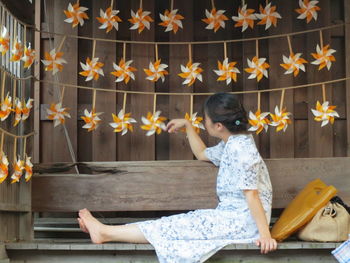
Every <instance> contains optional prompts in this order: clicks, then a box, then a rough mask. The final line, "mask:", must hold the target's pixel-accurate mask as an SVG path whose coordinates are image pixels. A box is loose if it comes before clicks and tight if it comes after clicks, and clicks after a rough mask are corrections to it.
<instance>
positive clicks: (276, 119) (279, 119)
mask: <svg viewBox="0 0 350 263" xmlns="http://www.w3.org/2000/svg"><path fill="white" fill-rule="evenodd" d="M284 93H285V89H283V90H282V96H281V103H280V107H279V108H278V106H277V105H276V107H275V114H272V113H270V116H271V118H272V122H271V123H270V125H271V126H275V127H276V131H277V132H279V131H281V130H283V132H285V131H286V130H287V128H288V125H290V124H291V123H292V121H291V120H290V119H289V116H290V115H291V113H290V112H287V109H286V108H283V101H284Z"/></svg>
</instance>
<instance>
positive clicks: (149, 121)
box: [141, 94, 166, 136]
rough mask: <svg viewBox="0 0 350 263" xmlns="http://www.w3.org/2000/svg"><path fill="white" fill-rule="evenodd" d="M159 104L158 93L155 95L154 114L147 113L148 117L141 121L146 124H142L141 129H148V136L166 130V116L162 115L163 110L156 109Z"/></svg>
mask: <svg viewBox="0 0 350 263" xmlns="http://www.w3.org/2000/svg"><path fill="white" fill-rule="evenodd" d="M156 105H157V94H154V96H153V114H152V113H151V112H148V113H147V117H146V118H145V117H143V116H142V118H141V121H142V123H143V124H144V125H141V129H142V130H145V131H147V133H146V136H151V135H153V134H155V133H157V134H160V133H161V132H162V130H163V131H165V130H166V125H165V123H164V121H165V120H166V118H165V117H162V116H160V114H161V113H162V112H161V111H156Z"/></svg>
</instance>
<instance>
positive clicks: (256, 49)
mask: <svg viewBox="0 0 350 263" xmlns="http://www.w3.org/2000/svg"><path fill="white" fill-rule="evenodd" d="M255 54H256V57H257V58H259V41H258V40H255Z"/></svg>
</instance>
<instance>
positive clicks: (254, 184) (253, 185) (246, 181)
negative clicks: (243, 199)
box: [234, 159, 260, 190]
mask: <svg viewBox="0 0 350 263" xmlns="http://www.w3.org/2000/svg"><path fill="white" fill-rule="evenodd" d="M259 167H260V162H259V161H258V160H254V159H244V160H240V161H239V162H238V165H237V167H234V168H235V169H236V172H237V176H238V180H237V188H238V189H240V190H248V189H258V173H259Z"/></svg>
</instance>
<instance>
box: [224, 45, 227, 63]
mask: <svg viewBox="0 0 350 263" xmlns="http://www.w3.org/2000/svg"><path fill="white" fill-rule="evenodd" d="M226 58H227V43H226V42H224V59H226Z"/></svg>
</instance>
